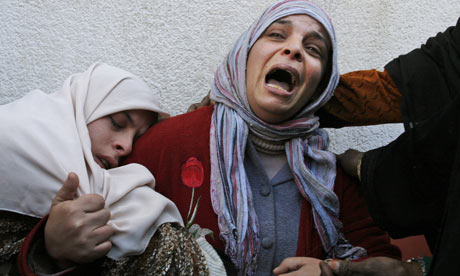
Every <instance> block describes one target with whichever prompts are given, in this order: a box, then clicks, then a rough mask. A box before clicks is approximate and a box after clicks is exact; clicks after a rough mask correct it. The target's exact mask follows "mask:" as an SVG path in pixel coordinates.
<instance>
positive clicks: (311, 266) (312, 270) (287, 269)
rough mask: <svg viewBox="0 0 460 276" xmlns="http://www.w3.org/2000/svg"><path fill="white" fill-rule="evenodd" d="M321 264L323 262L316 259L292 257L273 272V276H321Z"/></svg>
mask: <svg viewBox="0 0 460 276" xmlns="http://www.w3.org/2000/svg"><path fill="white" fill-rule="evenodd" d="M320 263H321V260H319V259H315V258H309V257H290V258H286V259H284V260H283V261H282V262H281V264H280V265H279V266H278V267H276V268H275V269H274V270H273V274H275V275H284V276H303V275H308V276H310V275H311V276H318V275H320V268H319V264H320Z"/></svg>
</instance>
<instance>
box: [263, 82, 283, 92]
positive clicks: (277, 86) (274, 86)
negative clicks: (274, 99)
mask: <svg viewBox="0 0 460 276" xmlns="http://www.w3.org/2000/svg"><path fill="white" fill-rule="evenodd" d="M267 86H271V87H273V88H276V89H279V90H283V91H286V92H288V91H287V90H286V89H284V88H283V87H281V86H279V85H276V84H272V83H268V84H267Z"/></svg>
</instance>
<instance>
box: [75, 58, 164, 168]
mask: <svg viewBox="0 0 460 276" xmlns="http://www.w3.org/2000/svg"><path fill="white" fill-rule="evenodd" d="M89 71H90V72H87V74H88V76H89V77H88V79H89V84H88V86H87V87H88V90H87V91H88V92H87V94H86V99H85V101H84V102H85V104H84V109H83V110H84V111H83V113H84V117H85V123H86V126H87V132H88V135H89V141H90V143H91V154H92V157H93V159H94V160H95V162H96V163H97V164H98V165H99V166H100V167H101V168H103V169H111V168H114V167H118V166H119V164H120V162H121V160H122V158H123V157H126V156H127V155H129V154H130V153H131V151H132V148H133V145H134V143H135V141H136V140H137V139H138V138H139V137H140V136H141V135H143V134H144V133H145V132H146V131H147V130H148V129H149V128H150V127H151V126H152V125H153V124H155V123H156V122H157V121H158V119H159V117H161V118H164V117H167V116H168V115H167V114H166V113H165V112H164V111H163V109H162V108H161V106H160V104H159V102H158V100H157V98H156V96H155V94H154V92H153V91H152V90H151V89H150V88H149V87H148V86H147V84H146V83H145V82H144V81H142V80H141V79H140V78H138V77H136V76H134V75H132V74H131V73H129V72H126V71H124V70H121V69H119V68H116V67H112V66H109V65H106V64H96V65H95V66H94V67H92V69H91V68H90V70H89ZM75 97H78V95H75Z"/></svg>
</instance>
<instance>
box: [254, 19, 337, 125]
mask: <svg viewBox="0 0 460 276" xmlns="http://www.w3.org/2000/svg"><path fill="white" fill-rule="evenodd" d="M330 49H331V41H330V39H329V35H328V33H327V31H326V30H325V28H324V27H323V25H322V24H321V23H320V22H318V21H317V20H316V19H314V18H312V17H311V16H309V15H305V14H293V15H288V16H286V17H283V18H281V19H278V20H276V21H275V22H273V23H272V24H271V25H270V26H268V28H267V29H266V30H265V31H264V32H263V33H262V35H261V36H260V37H259V38H258V39H257V41H256V43H254V45H253V46H252V48H251V50H250V52H249V55H248V60H247V65H246V91H247V97H248V102H249V105H250V107H251V110H252V112H254V113H255V115H256V116H257V117H259V118H260V119H262V120H263V121H265V122H268V123H272V124H276V123H280V122H284V121H286V120H288V119H290V118H292V117H293V116H294V115H295V114H297V113H298V112H299V111H300V109H302V108H303V107H304V106H305V105H306V104H307V103H308V102H309V101H310V99H311V98H312V97H313V95H314V94H315V93H317V92H319V93H320V92H322V91H318V87H320V83H321V80H322V78H323V76H324V75H325V72H326V68H327V64H328V59H329V51H330ZM323 89H324V87H323Z"/></svg>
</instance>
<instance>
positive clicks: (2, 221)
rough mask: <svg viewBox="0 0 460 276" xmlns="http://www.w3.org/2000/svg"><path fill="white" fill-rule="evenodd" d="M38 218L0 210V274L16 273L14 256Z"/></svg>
mask: <svg viewBox="0 0 460 276" xmlns="http://www.w3.org/2000/svg"><path fill="white" fill-rule="evenodd" d="M38 221H39V219H38V218H33V217H28V216H23V215H19V214H16V213H10V212H4V211H0V275H16V274H17V272H16V266H15V263H16V257H17V255H18V253H19V249H20V248H21V245H22V242H23V240H24V237H25V236H26V235H27V234H28V233H29V232H30V231H31V230H32V228H34V226H35V224H37V222H38Z"/></svg>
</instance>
